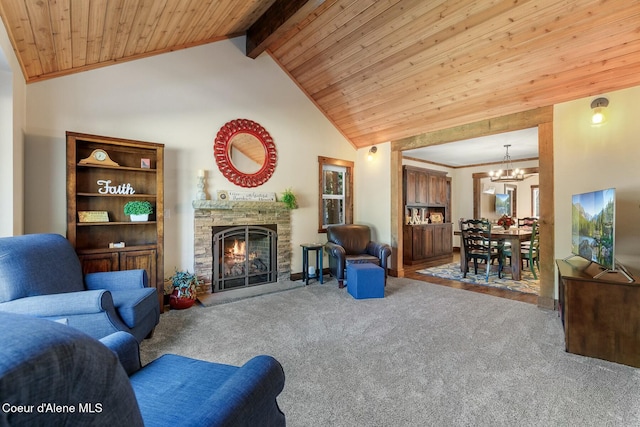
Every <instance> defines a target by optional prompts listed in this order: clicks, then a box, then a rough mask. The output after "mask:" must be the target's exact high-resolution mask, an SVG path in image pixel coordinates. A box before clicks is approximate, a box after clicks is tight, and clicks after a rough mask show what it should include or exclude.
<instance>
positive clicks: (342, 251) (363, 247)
mask: <svg viewBox="0 0 640 427" xmlns="http://www.w3.org/2000/svg"><path fill="white" fill-rule="evenodd" d="M325 250H326V252H327V254H328V255H329V270H330V271H331V275H332V276H334V277H336V278H337V279H338V286H339V287H340V288H343V287H344V279H345V277H346V269H347V265H348V264H350V263H365V262H370V263H374V264H376V265H379V266H380V267H382V268H383V269H384V279H385V285H386V281H387V266H388V264H387V259H388V258H389V256H390V255H391V246H389V245H387V244H386V243H376V242H372V241H371V230H370V229H369V227H368V226H366V225H357V224H347V225H331V226H329V227H327V244H326V245H325Z"/></svg>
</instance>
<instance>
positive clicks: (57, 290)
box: [0, 234, 160, 342]
mask: <svg viewBox="0 0 640 427" xmlns="http://www.w3.org/2000/svg"><path fill="white" fill-rule="evenodd" d="M0 311H6V312H12V313H22V314H28V315H33V316H37V317H44V318H48V319H63V321H65V322H66V323H67V324H68V325H69V326H73V327H74V328H77V329H80V330H82V331H83V332H85V333H87V334H88V335H91V336H92V337H94V338H98V339H99V338H102V337H105V336H107V335H109V334H112V333H113V332H116V331H125V332H129V333H131V334H132V335H133V336H134V337H135V338H136V339H137V340H138V342H141V341H142V340H143V339H144V338H145V337H147V336H149V335H150V334H151V332H152V331H153V329H154V328H155V326H156V325H157V324H158V321H159V320H160V303H159V300H158V294H157V290H156V288H155V287H148V279H147V273H146V271H145V270H128V271H113V272H104V273H89V274H86V275H83V274H82V267H81V264H80V260H79V259H78V256H77V255H76V252H75V250H74V249H73V246H71V243H69V241H68V240H67V239H65V238H64V237H62V236H61V235H59V234H27V235H24V236H15V237H4V238H0Z"/></svg>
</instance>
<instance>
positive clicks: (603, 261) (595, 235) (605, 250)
mask: <svg viewBox="0 0 640 427" xmlns="http://www.w3.org/2000/svg"><path fill="white" fill-rule="evenodd" d="M571 216H572V217H571V229H572V230H571V234H572V235H571V252H572V253H574V254H575V255H578V256H581V257H582V258H586V259H588V260H589V261H593V262H595V263H598V264H600V265H602V266H603V267H604V268H606V269H609V270H614V269H615V257H614V235H615V226H614V223H615V189H613V188H610V189H607V190H599V191H593V192H590V193H583V194H576V195H574V196H573V197H572V208H571Z"/></svg>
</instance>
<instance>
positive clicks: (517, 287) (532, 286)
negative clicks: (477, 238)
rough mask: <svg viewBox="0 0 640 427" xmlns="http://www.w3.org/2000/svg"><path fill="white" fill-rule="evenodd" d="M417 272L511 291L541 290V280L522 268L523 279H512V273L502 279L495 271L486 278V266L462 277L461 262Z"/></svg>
mask: <svg viewBox="0 0 640 427" xmlns="http://www.w3.org/2000/svg"><path fill="white" fill-rule="evenodd" d="M416 273H419V274H425V275H427V276H435V277H442V278H444V279H450V280H458V281H460V282H465V283H473V284H474V285H482V286H492V287H495V288H502V289H509V290H511V291H518V292H525V293H528V294H536V295H538V292H540V280H536V279H534V278H533V274H531V271H530V270H528V269H527V270H522V277H521V280H518V281H516V280H512V279H511V277H510V274H509V273H507V274H505V275H503V277H502V278H501V279H499V278H498V275H497V274H496V273H494V272H491V274H490V275H489V281H487V280H486V276H485V270H484V267H482V268H478V274H477V275H475V274H473V267H472V268H471V269H470V270H469V272H468V273H467V277H466V278H463V277H462V271H460V263H459V262H457V263H450V264H443V265H439V266H437V267H431V268H425V269H423V270H417V271H416Z"/></svg>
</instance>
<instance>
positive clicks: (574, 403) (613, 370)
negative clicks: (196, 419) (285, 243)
mask: <svg viewBox="0 0 640 427" xmlns="http://www.w3.org/2000/svg"><path fill="white" fill-rule="evenodd" d="M141 351H142V357H143V361H144V362H145V363H146V362H148V361H149V360H152V359H155V358H156V357H158V356H160V355H161V354H163V353H177V354H182V355H185V356H189V357H195V358H200V359H205V360H210V361H215V362H220V363H227V364H232V365H241V364H243V363H245V362H246V361H247V360H249V359H250V358H251V357H253V356H254V355H257V354H271V355H273V356H274V357H276V359H278V360H279V361H280V362H281V363H282V365H283V367H284V371H285V375H286V382H285V387H284V391H283V392H282V394H281V395H280V396H279V398H278V403H279V405H280V407H281V408H282V410H283V411H284V413H285V414H286V417H287V426H289V427H297V426H304V427H307V426H323V427H324V426H332V427H333V426H341V427H348V426H353V427H361V426H545V427H546V426H581V427H583V426H638V425H640V393H638V390H640V369H635V368H632V367H629V366H624V365H619V364H615V363H611V362H607V361H604V360H599V359H592V358H587V357H583V356H578V355H575V354H570V353H567V352H566V351H565V349H564V334H563V331H562V325H561V322H560V319H559V318H558V313H557V312H554V311H548V310H543V309H540V308H538V307H537V306H535V305H533V304H526V303H522V302H518V301H512V300H508V299H505V298H497V297H492V296H489V295H484V294H479V293H476V292H469V291H465V290H461V289H454V288H449V287H446V286H438V285H433V284H430V283H426V282H421V281H414V280H409V279H398V278H393V277H390V278H389V281H388V284H387V287H386V290H385V297H384V298H378V299H365V300H356V299H354V298H352V297H351V295H349V293H348V292H347V291H346V289H338V287H337V285H336V282H335V281H330V282H327V283H325V284H324V285H320V284H317V283H315V282H314V283H313V284H310V285H309V286H305V287H297V288H294V289H292V290H289V291H283V292H276V293H271V294H267V295H262V296H256V297H253V298H247V299H243V300H239V301H235V302H230V303H228V304H222V305H217V306H214V307H202V306H194V307H192V308H190V309H188V310H181V311H173V310H172V311H168V312H165V313H164V314H162V316H161V319H160V324H159V325H158V326H157V328H156V330H155V334H154V336H153V338H151V339H148V340H144V342H143V343H142V345H141ZM167 410H172V408H167Z"/></svg>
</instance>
